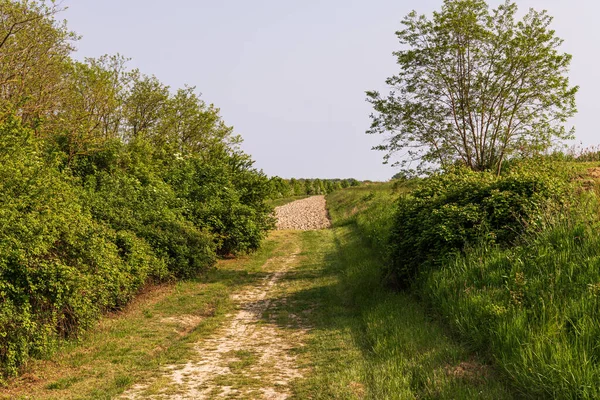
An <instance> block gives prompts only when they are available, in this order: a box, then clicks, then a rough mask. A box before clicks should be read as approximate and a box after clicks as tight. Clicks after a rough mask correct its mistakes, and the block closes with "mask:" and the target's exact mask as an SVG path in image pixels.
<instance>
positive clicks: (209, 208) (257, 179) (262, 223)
mask: <svg viewBox="0 0 600 400" xmlns="http://www.w3.org/2000/svg"><path fill="white" fill-rule="evenodd" d="M240 157H241V156H240V155H231V156H228V157H223V158H222V159H221V160H220V161H218V162H216V161H215V162H213V163H211V164H208V165H207V164H206V163H204V162H203V161H202V160H201V159H200V158H194V157H189V158H185V159H181V160H178V161H176V162H175V163H174V165H173V167H172V168H171V169H170V170H169V172H168V173H167V181H168V182H169V183H170V184H171V185H173V187H174V188H176V191H177V196H178V198H180V199H183V201H184V202H185V206H184V208H185V215H186V217H187V218H189V220H190V221H192V222H193V223H194V224H195V225H196V226H198V227H202V228H206V229H208V230H209V231H210V232H212V233H213V234H214V235H216V238H217V243H218V252H219V253H220V254H224V255H226V254H232V253H243V252H248V251H253V250H256V249H257V248H258V247H259V245H260V242H261V240H262V239H263V238H264V236H265V234H266V232H267V231H268V230H269V229H272V228H273V226H274V220H273V217H272V216H271V212H272V209H271V208H270V207H269V206H268V205H267V204H266V203H265V201H264V200H265V199H266V198H267V196H268V195H269V194H270V190H271V188H270V186H269V181H268V179H267V178H266V176H265V175H264V174H262V173H261V172H258V171H256V170H254V169H252V163H251V162H250V161H249V160H248V159H247V158H245V157H241V158H240Z"/></svg>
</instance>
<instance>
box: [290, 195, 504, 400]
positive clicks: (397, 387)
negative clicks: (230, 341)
mask: <svg viewBox="0 0 600 400" xmlns="http://www.w3.org/2000/svg"><path fill="white" fill-rule="evenodd" d="M328 201H329V210H330V213H331V215H332V217H333V220H334V229H333V230H329V231H317V232H307V233H305V234H304V240H305V243H306V244H305V246H304V247H305V248H306V249H310V251H307V252H306V253H305V257H306V258H307V260H306V262H305V263H303V264H302V265H301V266H300V269H299V271H298V273H299V274H300V275H301V276H303V279H300V280H299V282H298V280H297V282H296V285H298V286H300V287H303V289H302V290H298V294H297V295H296V296H295V298H296V300H297V301H295V302H288V307H290V310H288V312H290V313H296V314H298V313H300V312H302V310H305V309H313V310H314V311H313V312H311V313H309V314H308V316H307V323H308V324H309V325H310V326H313V329H312V330H311V334H310V339H309V341H308V346H307V347H306V349H305V352H304V353H303V355H302V360H303V361H304V362H305V364H306V365H307V366H309V367H310V368H311V369H312V373H311V374H310V375H309V376H308V378H307V379H305V380H302V381H299V382H297V384H296V386H295V394H296V397H297V398H298V399H304V398H314V399H330V398H335V399H352V398H369V399H411V398H441V399H443V398H446V399H461V398H464V399H471V398H489V399H504V398H511V394H510V393H509V392H508V391H507V390H506V389H505V387H504V386H503V384H502V383H501V382H500V380H499V379H498V378H497V376H496V374H495V373H494V371H493V370H492V369H491V368H490V367H488V366H486V365H483V364H482V363H481V362H480V361H479V360H478V359H477V357H475V356H474V355H472V354H471V353H469V351H467V349H466V348H465V347H463V346H461V345H460V344H458V343H457V342H456V341H454V340H453V339H452V338H451V337H450V336H449V335H448V334H447V333H446V332H445V331H444V328H443V327H442V326H441V325H440V324H439V323H437V322H436V321H434V320H432V319H430V318H429V317H428V316H427V313H426V310H424V309H423V307H422V306H421V305H420V304H419V303H418V302H417V301H415V300H414V299H413V298H412V297H410V296H408V295H405V294H399V293H393V292H390V291H387V290H385V289H384V288H382V286H381V276H380V270H381V257H380V252H381V250H382V249H381V243H383V242H382V240H383V238H382V237H381V234H382V232H384V230H382V229H379V228H380V227H381V225H380V224H382V223H383V224H385V223H387V222H386V218H387V217H388V214H389V212H390V204H391V201H392V194H391V191H390V190H389V187H385V186H378V185H374V186H367V187H359V188H352V189H348V190H344V191H339V192H336V193H334V194H332V195H330V196H329V197H328ZM367 225H368V226H369V227H371V228H376V229H369V228H368V227H367ZM311 304H312V305H311Z"/></svg>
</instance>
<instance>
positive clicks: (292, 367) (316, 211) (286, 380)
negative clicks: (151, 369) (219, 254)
mask: <svg viewBox="0 0 600 400" xmlns="http://www.w3.org/2000/svg"><path fill="white" fill-rule="evenodd" d="M315 197H317V198H316V199H315V198H314V197H313V198H309V199H305V200H299V201H296V202H293V203H298V202H305V201H306V200H310V199H313V200H312V201H310V202H309V205H308V206H307V205H306V204H300V207H296V208H295V209H296V210H301V211H300V212H302V213H304V216H303V218H305V221H306V220H310V219H311V218H312V219H314V220H315V221H313V222H314V224H313V225H312V226H314V227H324V226H323V225H324V222H323V221H324V220H326V222H327V225H328V223H329V220H328V218H327V214H326V210H325V207H324V201H325V199H324V197H323V196H315ZM319 197H322V199H320V198H319ZM293 203H290V204H293ZM296 206H297V205H296ZM284 207H285V206H284ZM311 207H312V208H311ZM292 209H294V207H292ZM286 215H288V218H289V213H288V214H286ZM306 226H308V225H306V224H304V225H303V227H304V228H303V229H307V228H306ZM287 229H289V228H287ZM296 229H298V228H296ZM313 229H314V228H313ZM274 235H277V236H278V237H281V240H284V241H286V240H288V241H290V243H289V245H290V246H291V248H290V251H289V252H288V253H287V254H285V255H280V256H276V257H272V258H270V259H269V260H267V262H266V263H265V264H264V265H263V266H262V270H263V271H264V272H267V273H268V274H267V276H266V277H265V278H264V279H263V281H262V282H260V283H259V284H258V285H254V286H251V287H248V288H246V289H244V290H242V291H241V292H239V293H236V294H234V295H232V299H233V300H234V302H235V303H236V305H237V311H236V313H235V315H232V316H231V318H230V319H229V320H228V322H226V324H225V326H224V327H222V328H220V329H218V330H217V331H216V332H215V333H214V334H213V335H212V336H211V337H209V338H208V339H205V340H203V341H201V342H199V343H197V344H196V346H195V350H196V351H195V355H196V356H195V357H194V359H192V360H189V361H188V362H187V363H185V364H178V365H170V366H167V367H165V368H164V374H163V376H162V377H160V378H158V379H157V380H155V381H153V382H150V383H147V384H138V385H135V386H133V387H132V388H131V389H130V390H128V391H127V392H126V393H124V394H123V395H122V397H121V398H123V399H165V398H168V399H213V398H227V399H231V398H238V399H244V398H245V399H272V400H280V399H281V400H283V399H287V398H288V397H289V396H290V388H289V385H290V383H291V382H292V381H293V380H294V379H298V378H301V377H302V376H303V370H302V369H301V368H299V367H298V365H297V362H296V357H295V355H294V349H297V348H300V347H302V346H303V344H302V342H303V339H304V337H305V336H306V331H307V328H305V327H301V326H300V327H298V326H295V327H293V329H289V328H291V327H287V328H288V329H286V327H285V326H281V324H278V323H277V321H275V319H274V317H272V316H271V313H270V312H269V309H270V308H273V307H274V306H276V304H275V303H277V302H285V297H283V298H277V299H275V296H276V295H278V294H279V295H280V294H281V293H278V292H279V290H276V285H277V284H278V282H279V281H280V280H281V279H282V278H283V277H284V276H285V274H286V272H287V271H288V270H289V269H291V268H293V267H294V265H295V264H296V263H297V262H298V254H299V253H300V245H299V243H298V240H297V237H298V236H297V234H291V235H290V234H288V235H285V234H283V233H282V234H281V235H278V234H277V233H274ZM274 314H276V313H274Z"/></svg>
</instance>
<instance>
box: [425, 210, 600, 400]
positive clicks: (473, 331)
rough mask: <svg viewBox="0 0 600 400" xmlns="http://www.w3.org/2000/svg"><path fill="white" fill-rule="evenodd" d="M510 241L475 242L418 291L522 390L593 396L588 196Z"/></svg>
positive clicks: (592, 221)
mask: <svg viewBox="0 0 600 400" xmlns="http://www.w3.org/2000/svg"><path fill="white" fill-rule="evenodd" d="M548 221H549V222H550V223H549V224H548V225H546V226H545V227H544V229H542V230H540V231H538V232H537V233H535V234H532V235H531V236H529V237H527V238H523V242H522V243H521V244H520V245H518V246H515V247H512V248H508V249H500V248H499V247H492V246H486V245H479V246H475V247H473V248H471V249H469V250H468V251H466V252H465V253H464V254H462V255H458V256H456V257H455V258H454V259H452V260H450V261H449V262H447V263H446V264H445V265H443V267H442V268H439V269H437V270H435V271H432V272H431V273H429V274H428V275H427V276H426V278H425V279H424V280H423V282H422V284H421V286H420V292H421V294H422V296H423V297H424V298H426V299H427V300H428V301H429V302H431V304H432V305H433V306H434V307H435V308H436V309H437V310H438V312H439V313H440V314H441V315H443V316H444V318H445V320H446V321H448V323H449V324H450V325H451V326H452V327H453V328H454V329H455V330H456V331H457V332H459V334H460V336H461V337H463V338H465V339H467V340H468V341H469V342H470V343H471V344H472V346H473V347H475V348H477V349H481V350H484V351H486V352H487V353H488V354H489V356H490V357H491V358H492V359H494V360H495V362H496V364H497V365H498V366H499V367H500V368H501V369H502V370H503V371H504V372H505V373H506V374H507V375H508V376H509V377H510V378H511V380H512V382H513V384H514V386H515V387H516V388H518V389H519V390H520V391H522V392H523V393H524V394H526V395H528V396H529V397H552V398H581V399H597V398H599V397H600V297H599V296H600V235H598V228H600V224H599V223H598V218H597V204H596V201H595V200H590V201H588V202H587V203H584V204H583V205H582V207H581V208H580V210H579V212H576V213H571V214H566V215H565V216H563V217H559V218H556V217H549V218H548Z"/></svg>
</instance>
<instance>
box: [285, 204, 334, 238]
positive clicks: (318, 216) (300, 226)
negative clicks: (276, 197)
mask: <svg viewBox="0 0 600 400" xmlns="http://www.w3.org/2000/svg"><path fill="white" fill-rule="evenodd" d="M325 204H326V203H325V196H312V197H309V198H306V199H302V200H296V201H293V202H291V203H288V204H285V205H283V206H280V207H276V208H275V216H276V217H277V229H280V230H282V229H291V230H300V231H311V230H317V229H326V228H329V227H330V226H331V222H330V221H329V217H328V215H327V208H326V207H325Z"/></svg>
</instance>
